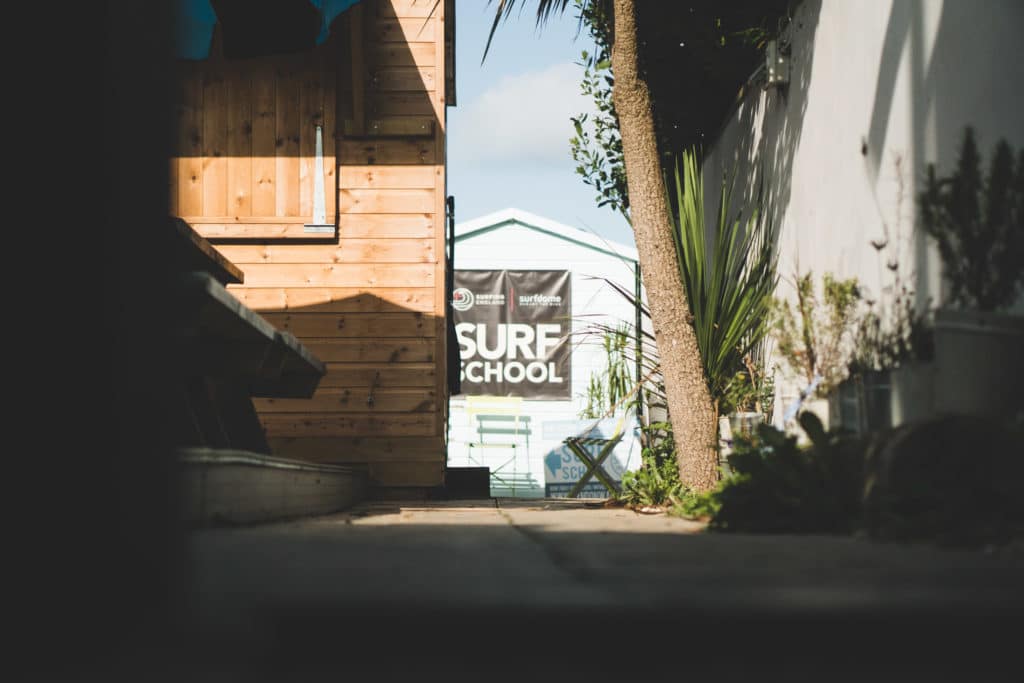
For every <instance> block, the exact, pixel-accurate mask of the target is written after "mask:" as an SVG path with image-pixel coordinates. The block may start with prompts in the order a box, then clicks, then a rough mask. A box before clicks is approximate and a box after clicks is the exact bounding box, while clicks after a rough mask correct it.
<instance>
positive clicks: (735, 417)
mask: <svg viewBox="0 0 1024 683" xmlns="http://www.w3.org/2000/svg"><path fill="white" fill-rule="evenodd" d="M764 421H765V415H764V413H756V412H749V413H748V412H741V413H730V414H729V415H723V416H721V417H719V418H718V454H719V459H718V462H719V465H721V467H722V472H723V474H725V475H726V476H728V475H729V474H731V473H732V470H731V469H730V468H729V455H731V454H732V446H733V443H734V439H735V438H736V437H737V436H744V437H747V438H750V437H752V436H754V434H755V433H756V431H757V425H759V424H761V423H763V422H764Z"/></svg>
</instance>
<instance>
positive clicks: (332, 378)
mask: <svg viewBox="0 0 1024 683" xmlns="http://www.w3.org/2000/svg"><path fill="white" fill-rule="evenodd" d="M436 378H437V366H436V365H435V364H434V363H395V364H382V363H327V374H326V375H325V376H324V378H323V379H322V380H320V387H369V386H371V385H376V386H379V387H381V388H399V387H432V386H434V385H435V381H436Z"/></svg>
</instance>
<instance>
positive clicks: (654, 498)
mask: <svg viewBox="0 0 1024 683" xmlns="http://www.w3.org/2000/svg"><path fill="white" fill-rule="evenodd" d="M645 432H646V438H645V440H644V441H645V443H646V445H645V446H644V449H643V451H642V452H641V456H640V457H641V465H640V467H639V468H638V469H637V470H636V471H634V472H626V473H625V474H623V475H622V492H621V493H620V494H619V495H618V496H617V500H618V502H620V503H622V504H624V505H627V506H630V507H642V506H659V507H669V506H672V505H678V504H679V503H680V502H681V501H682V499H683V497H684V495H685V493H686V487H685V486H683V483H682V482H681V481H680V480H679V466H678V465H677V464H676V457H675V448H674V445H673V443H674V442H673V441H672V427H671V425H670V424H669V423H668V422H654V423H651V424H650V425H649V426H648V427H647V428H646V429H645Z"/></svg>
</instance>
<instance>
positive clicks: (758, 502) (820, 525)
mask: <svg viewBox="0 0 1024 683" xmlns="http://www.w3.org/2000/svg"><path fill="white" fill-rule="evenodd" d="M799 419H800V424H801V426H802V427H803V428H804V431H805V432H807V434H808V436H810V438H811V445H810V446H809V447H806V448H801V447H798V446H797V442H796V437H794V436H789V435H787V434H785V433H784V432H781V431H779V430H777V429H775V428H774V427H771V426H770V425H765V424H762V425H759V426H758V429H757V435H756V436H755V437H754V438H752V439H742V438H739V439H737V440H736V444H735V446H734V449H733V453H732V454H731V455H730V456H729V465H730V467H731V468H732V470H733V472H734V474H733V475H732V476H731V477H729V478H727V479H724V480H723V481H722V482H721V484H720V485H719V488H718V490H716V491H714V492H713V493H712V494H711V496H712V499H713V500H712V501H711V505H712V506H714V507H715V508H717V509H715V510H714V514H713V517H712V519H711V523H710V525H709V528H710V529H712V530H717V531H739V532H767V533H772V532H774V533H786V532H791V533H849V532H851V531H853V530H855V529H856V528H857V527H858V526H859V523H860V519H861V509H862V508H861V492H862V491H863V487H864V453H865V442H864V441H863V440H862V439H859V438H855V437H853V436H851V435H848V434H844V433H837V432H831V433H827V432H825V430H824V428H823V427H822V424H821V421H820V420H819V419H818V418H817V417H816V416H815V415H814V414H813V413H809V412H803V413H801V414H800V417H799Z"/></svg>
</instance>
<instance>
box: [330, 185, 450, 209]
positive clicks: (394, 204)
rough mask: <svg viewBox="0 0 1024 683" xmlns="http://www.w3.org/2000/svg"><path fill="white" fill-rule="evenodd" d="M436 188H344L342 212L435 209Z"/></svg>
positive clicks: (341, 194) (339, 202)
mask: <svg viewBox="0 0 1024 683" xmlns="http://www.w3.org/2000/svg"><path fill="white" fill-rule="evenodd" d="M435 208H436V206H435V202H434V190H433V189H429V190H425V189H419V190H382V189H376V188H368V189H363V188H360V189H342V190H340V191H339V193H338V209H339V210H340V211H341V213H375V214H376V213H426V212H430V211H434V210H435Z"/></svg>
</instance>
